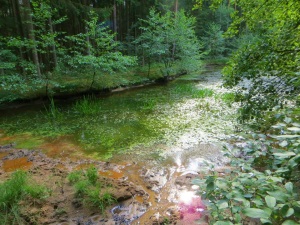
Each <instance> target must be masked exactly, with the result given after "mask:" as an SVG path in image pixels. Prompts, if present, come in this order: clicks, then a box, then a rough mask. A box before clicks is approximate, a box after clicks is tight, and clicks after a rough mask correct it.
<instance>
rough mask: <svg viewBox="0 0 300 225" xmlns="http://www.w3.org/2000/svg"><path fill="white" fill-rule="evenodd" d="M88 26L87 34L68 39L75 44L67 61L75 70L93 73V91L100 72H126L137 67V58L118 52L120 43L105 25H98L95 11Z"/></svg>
mask: <svg viewBox="0 0 300 225" xmlns="http://www.w3.org/2000/svg"><path fill="white" fill-rule="evenodd" d="M86 26H87V32H86V33H84V34H83V33H80V34H77V35H73V36H68V37H66V38H67V40H69V41H70V42H73V43H74V45H72V48H71V49H69V53H70V54H69V55H68V56H67V58H66V59H67V62H68V64H69V66H71V68H73V69H74V70H78V69H81V71H82V72H83V71H87V72H90V71H91V72H92V75H91V86H90V88H91V89H92V88H93V85H94V83H95V81H96V79H97V76H99V75H100V72H102V73H104V72H105V73H114V72H115V71H124V70H126V68H127V67H128V66H133V65H135V63H136V58H135V57H132V56H124V55H123V54H122V53H121V52H120V51H117V49H116V47H117V46H118V42H116V41H115V40H114V36H115V34H113V33H112V32H110V31H109V29H108V28H107V27H106V26H105V25H104V24H98V15H97V14H96V13H95V12H94V11H91V12H90V15H89V20H88V21H86ZM70 56H71V57H70Z"/></svg>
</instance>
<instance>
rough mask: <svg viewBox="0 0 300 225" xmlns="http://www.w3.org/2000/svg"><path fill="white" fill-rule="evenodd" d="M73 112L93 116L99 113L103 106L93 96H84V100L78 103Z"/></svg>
mask: <svg viewBox="0 0 300 225" xmlns="http://www.w3.org/2000/svg"><path fill="white" fill-rule="evenodd" d="M72 110H73V111H74V112H76V113H79V114H82V115H91V114H96V113H99V112H100V111H101V106H100V104H99V102H97V101H96V99H95V98H94V97H93V96H84V97H83V98H82V99H80V100H78V101H76V103H75V105H74V106H73V109H72Z"/></svg>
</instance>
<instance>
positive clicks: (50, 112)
mask: <svg viewBox="0 0 300 225" xmlns="http://www.w3.org/2000/svg"><path fill="white" fill-rule="evenodd" d="M45 112H46V117H47V118H49V119H51V120H59V119H61V118H62V117H63V114H62V113H61V111H60V110H59V108H58V107H57V106H56V105H55V102H54V99H53V98H50V104H49V106H48V107H45Z"/></svg>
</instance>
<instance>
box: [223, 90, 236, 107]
mask: <svg viewBox="0 0 300 225" xmlns="http://www.w3.org/2000/svg"><path fill="white" fill-rule="evenodd" d="M221 99H222V100H223V101H224V102H225V103H226V104H227V105H229V106H230V105H231V104H232V103H233V102H235V101H236V94H235V93H233V92H229V93H224V94H222V95H221Z"/></svg>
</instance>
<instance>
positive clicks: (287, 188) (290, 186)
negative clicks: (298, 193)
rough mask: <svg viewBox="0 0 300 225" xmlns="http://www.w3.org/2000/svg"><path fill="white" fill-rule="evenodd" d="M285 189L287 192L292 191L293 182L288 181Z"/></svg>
mask: <svg viewBox="0 0 300 225" xmlns="http://www.w3.org/2000/svg"><path fill="white" fill-rule="evenodd" d="M284 186H285V189H286V190H287V191H288V192H289V193H293V183H292V182H288V183H286V184H285V185H284Z"/></svg>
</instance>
